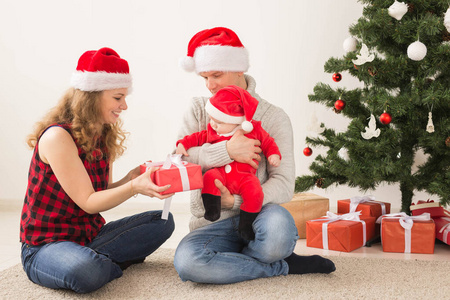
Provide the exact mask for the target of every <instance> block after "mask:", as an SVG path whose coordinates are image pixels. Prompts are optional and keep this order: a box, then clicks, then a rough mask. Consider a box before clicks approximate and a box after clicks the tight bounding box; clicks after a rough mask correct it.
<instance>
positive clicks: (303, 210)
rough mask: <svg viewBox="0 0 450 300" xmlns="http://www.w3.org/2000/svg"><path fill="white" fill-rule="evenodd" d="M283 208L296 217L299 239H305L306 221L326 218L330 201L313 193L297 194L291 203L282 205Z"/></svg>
mask: <svg viewBox="0 0 450 300" xmlns="http://www.w3.org/2000/svg"><path fill="white" fill-rule="evenodd" d="M281 206H283V207H284V208H286V209H287V210H288V211H289V212H290V213H291V215H292V217H294V221H295V226H297V230H298V236H299V238H301V239H305V238H306V221H309V220H313V219H318V218H320V217H323V216H325V215H326V214H327V211H329V208H330V200H329V199H328V198H325V197H322V196H319V195H316V194H313V193H297V194H294V197H292V200H291V201H289V202H287V203H284V204H281Z"/></svg>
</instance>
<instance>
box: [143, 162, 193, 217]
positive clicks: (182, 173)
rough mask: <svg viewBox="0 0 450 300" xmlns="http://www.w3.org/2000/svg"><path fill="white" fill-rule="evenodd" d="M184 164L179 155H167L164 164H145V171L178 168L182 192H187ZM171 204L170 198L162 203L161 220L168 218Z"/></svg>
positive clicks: (188, 187)
mask: <svg viewBox="0 0 450 300" xmlns="http://www.w3.org/2000/svg"><path fill="white" fill-rule="evenodd" d="M185 164H187V162H185V161H182V160H181V154H168V155H167V158H166V160H165V161H164V162H146V163H145V166H146V169H147V170H148V169H149V168H151V167H161V169H170V167H171V166H172V165H175V166H176V167H177V168H178V171H179V172H180V177H181V185H182V187H183V191H189V190H190V189H191V188H190V184H189V176H188V173H187V169H186V167H185ZM171 202H172V197H169V198H166V200H165V201H164V208H163V213H162V216H161V219H163V220H167V218H168V216H169V209H170V203H171Z"/></svg>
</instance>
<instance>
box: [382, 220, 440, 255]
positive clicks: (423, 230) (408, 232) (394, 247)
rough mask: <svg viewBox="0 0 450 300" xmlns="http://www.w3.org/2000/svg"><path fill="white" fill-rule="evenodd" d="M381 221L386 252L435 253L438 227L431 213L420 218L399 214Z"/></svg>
mask: <svg viewBox="0 0 450 300" xmlns="http://www.w3.org/2000/svg"><path fill="white" fill-rule="evenodd" d="M380 219H381V245H382V247H383V251H384V252H399V253H427V254H433V253H434V242H435V237H436V232H435V227H436V226H435V224H434V221H433V219H431V217H430V214H429V213H424V214H422V215H420V216H408V215H407V214H405V213H398V214H390V215H385V216H382V217H381V218H380Z"/></svg>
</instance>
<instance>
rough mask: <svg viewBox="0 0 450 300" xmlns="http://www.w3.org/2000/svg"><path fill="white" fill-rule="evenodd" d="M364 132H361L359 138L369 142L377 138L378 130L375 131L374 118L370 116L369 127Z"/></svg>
mask: <svg viewBox="0 0 450 300" xmlns="http://www.w3.org/2000/svg"><path fill="white" fill-rule="evenodd" d="M365 130H366V131H365V132H361V136H362V137H363V138H364V139H366V140H370V139H371V138H373V137H378V136H379V135H380V129H377V122H376V121H375V116H374V115H373V114H371V115H370V120H369V126H368V127H366V128H365Z"/></svg>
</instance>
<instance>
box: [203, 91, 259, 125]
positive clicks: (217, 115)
mask: <svg viewBox="0 0 450 300" xmlns="http://www.w3.org/2000/svg"><path fill="white" fill-rule="evenodd" d="M257 106H258V100H256V99H255V98H253V97H252V96H251V95H250V94H249V92H247V91H246V90H244V89H242V88H240V87H237V86H234V85H230V86H227V87H224V88H222V89H220V90H219V91H218V92H217V93H216V94H215V95H214V96H212V97H211V98H209V100H208V102H207V103H206V106H205V110H206V112H207V113H208V114H209V115H210V116H211V117H212V118H214V119H216V120H219V121H221V122H224V123H229V124H241V125H242V129H243V130H244V131H246V132H251V131H252V130H253V125H252V123H251V122H252V119H253V115H254V114H255V111H256V107H257Z"/></svg>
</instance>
